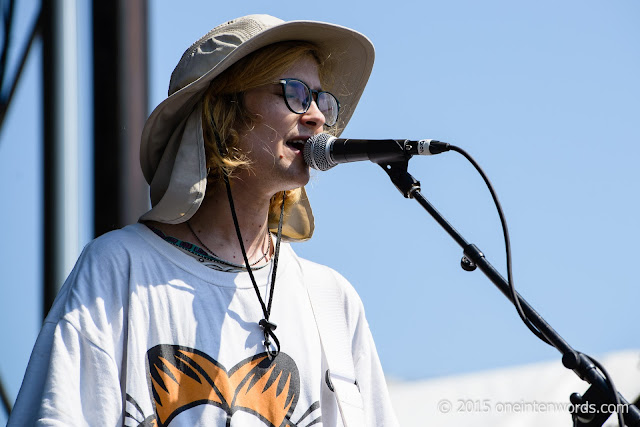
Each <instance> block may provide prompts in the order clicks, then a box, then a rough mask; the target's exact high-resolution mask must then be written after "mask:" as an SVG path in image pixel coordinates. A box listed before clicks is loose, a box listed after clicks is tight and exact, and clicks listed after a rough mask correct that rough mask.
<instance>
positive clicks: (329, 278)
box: [292, 250, 364, 319]
mask: <svg viewBox="0 0 640 427" xmlns="http://www.w3.org/2000/svg"><path fill="white" fill-rule="evenodd" d="M292 252H293V250H292ZM294 256H295V258H296V262H297V264H298V266H299V268H300V273H301V275H302V279H303V282H304V285H305V287H306V288H307V289H308V290H309V292H310V293H311V294H312V295H313V297H314V298H316V299H318V300H326V301H331V304H341V305H342V307H343V309H344V311H345V314H347V316H349V317H353V318H354V319H355V318H359V317H361V316H363V315H364V307H363V305H362V301H361V299H360V296H359V295H358V293H357V292H356V290H355V288H354V287H353V285H352V284H351V283H350V282H349V281H348V280H347V279H346V278H345V277H344V276H343V275H342V274H340V273H339V272H338V271H336V270H334V269H333V268H331V267H328V266H326V265H323V264H319V263H317V262H314V261H310V260H308V259H305V258H301V257H299V256H297V255H295V254H294Z"/></svg>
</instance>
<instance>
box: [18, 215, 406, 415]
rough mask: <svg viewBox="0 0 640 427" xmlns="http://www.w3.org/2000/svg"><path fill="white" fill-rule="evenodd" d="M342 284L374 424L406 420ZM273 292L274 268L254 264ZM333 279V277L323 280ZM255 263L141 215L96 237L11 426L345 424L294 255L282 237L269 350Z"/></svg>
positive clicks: (262, 284) (58, 306)
mask: <svg viewBox="0 0 640 427" xmlns="http://www.w3.org/2000/svg"><path fill="white" fill-rule="evenodd" d="M322 271H324V272H325V274H326V280H328V281H334V282H336V283H337V284H338V285H339V286H340V287H342V288H343V289H344V301H341V302H340V304H342V306H343V307H344V321H345V322H346V324H347V326H348V330H349V331H350V333H351V336H352V349H351V354H352V356H353V362H354V368H355V374H356V379H357V382H358V386H359V389H360V392H361V394H362V398H363V402H364V409H365V417H366V419H367V425H371V426H392V425H396V424H397V423H396V420H395V416H394V414H393V410H392V408H391V404H390V400H389V396H388V392H387V388H386V384H385V382H384V377H383V373H382V369H381V367H380V362H379V360H378V356H377V353H376V350H375V346H374V343H373V339H372V337H371V333H370V331H369V326H368V324H367V322H366V319H365V316H364V310H363V307H362V303H361V301H360V299H359V297H358V296H357V294H356V292H355V290H354V289H353V288H352V286H351V285H350V284H349V283H348V282H347V281H346V280H345V279H344V278H343V277H342V276H340V275H339V274H338V273H336V272H335V271H333V270H331V269H329V268H327V267H323V268H322ZM254 276H255V279H256V282H257V284H258V286H259V289H260V292H261V295H262V298H263V299H264V300H265V301H267V298H268V296H267V295H266V291H267V288H268V286H267V284H268V283H270V270H269V268H263V269H260V270H257V271H254ZM323 280H324V279H323ZM263 317H264V316H263V313H262V309H261V307H260V303H259V302H258V298H257V296H256V293H255V290H254V288H253V285H252V283H251V280H250V278H249V275H248V273H246V272H239V273H227V272H221V271H216V270H213V269H210V268H208V267H205V266H204V265H202V264H201V263H200V262H199V261H198V260H197V259H196V258H194V257H192V256H190V255H187V254H186V253H184V252H182V251H181V250H180V249H178V248H176V247H174V246H172V245H171V244H168V243H167V242H165V241H164V240H162V239H161V238H160V237H159V236H157V235H155V234H154V233H153V232H152V231H151V230H149V229H148V228H147V227H146V226H144V225H142V224H134V225H130V226H127V227H125V228H123V229H122V230H117V231H113V232H111V233H108V234H106V235H104V236H102V237H100V238H98V239H96V240H94V241H93V242H92V243H90V244H89V245H88V246H87V247H86V248H85V250H84V251H83V253H82V255H81V256H80V259H79V260H78V263H77V264H76V267H75V268H74V270H73V272H72V273H71V275H70V276H69V278H68V279H67V281H66V282H65V284H64V286H63V288H62V289H61V291H60V293H59V295H58V297H57V298H56V301H55V303H54V305H53V308H52V309H51V312H50V313H49V315H48V316H47V319H46V320H45V323H44V326H43V328H42V331H41V332H40V335H39V337H38V340H37V342H36V345H35V347H34V350H33V353H32V356H31V359H30V361H29V366H28V368H27V373H26V374H25V379H24V381H23V384H22V387H21V389H20V393H19V395H18V399H17V401H16V405H15V408H14V411H13V413H12V415H11V418H10V419H9V425H20V426H22V425H33V424H41V425H60V426H62V425H64V426H72V425H126V426H134V425H135V426H138V425H154V424H153V423H155V425H158V426H168V425H170V426H199V425H209V426H210V425H220V426H259V427H263V426H279V427H280V426H282V427H284V426H308V425H314V426H340V425H342V422H341V421H340V417H339V415H338V409H337V405H336V399H335V397H334V395H333V392H332V391H331V389H330V388H329V386H328V385H327V382H326V380H325V373H326V369H327V367H326V362H325V360H324V357H323V354H322V350H321V346H320V340H319V337H318V332H317V328H316V324H315V320H314V317H313V314H312V310H311V305H310V302H309V298H308V296H307V293H306V290H305V288H304V284H303V276H302V272H301V268H300V262H299V258H298V257H297V255H296V254H295V253H294V251H293V249H292V248H291V246H290V245H289V244H286V243H282V245H281V249H280V259H279V263H278V270H277V278H276V285H275V292H274V298H273V307H272V310H271V316H270V321H272V322H273V323H275V324H276V325H277V329H276V330H275V333H276V335H277V336H278V338H279V340H280V343H281V351H280V354H279V355H278V356H277V357H276V358H275V359H274V360H270V359H269V358H268V357H267V355H266V353H265V348H264V345H263V341H264V335H263V331H262V328H261V327H260V326H259V325H258V322H259V321H260V320H261V319H262V318H263Z"/></svg>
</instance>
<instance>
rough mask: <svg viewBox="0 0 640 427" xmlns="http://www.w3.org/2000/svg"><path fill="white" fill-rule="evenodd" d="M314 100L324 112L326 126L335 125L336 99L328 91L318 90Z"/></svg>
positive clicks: (336, 118)
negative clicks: (316, 97) (316, 98)
mask: <svg viewBox="0 0 640 427" xmlns="http://www.w3.org/2000/svg"><path fill="white" fill-rule="evenodd" d="M316 102H317V104H318V108H319V109H320V111H321V112H322V114H324V120H325V124H326V125H327V126H333V125H335V124H336V121H337V120H338V100H337V99H336V98H335V97H334V96H333V95H331V94H330V93H329V92H320V93H319V94H318V100H317V101H316Z"/></svg>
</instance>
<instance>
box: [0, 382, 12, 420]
mask: <svg viewBox="0 0 640 427" xmlns="http://www.w3.org/2000/svg"><path fill="white" fill-rule="evenodd" d="M0 399H2V406H3V407H4V410H5V412H6V413H7V416H9V415H11V400H10V399H9V395H8V394H7V391H6V390H5V388H4V385H2V381H1V380H0Z"/></svg>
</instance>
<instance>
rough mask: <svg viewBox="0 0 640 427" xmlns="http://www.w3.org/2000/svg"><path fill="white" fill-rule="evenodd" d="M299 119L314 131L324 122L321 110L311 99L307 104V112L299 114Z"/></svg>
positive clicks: (320, 127)
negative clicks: (309, 103)
mask: <svg viewBox="0 0 640 427" xmlns="http://www.w3.org/2000/svg"><path fill="white" fill-rule="evenodd" d="M300 121H301V122H302V124H303V125H305V126H307V127H308V128H310V129H312V130H313V131H314V133H315V132H316V131H317V129H322V127H323V126H324V123H325V118H324V114H322V111H320V109H319V108H318V104H316V101H315V100H313V101H311V105H309V109H308V110H307V112H306V113H304V114H302V115H301V116H300Z"/></svg>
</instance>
